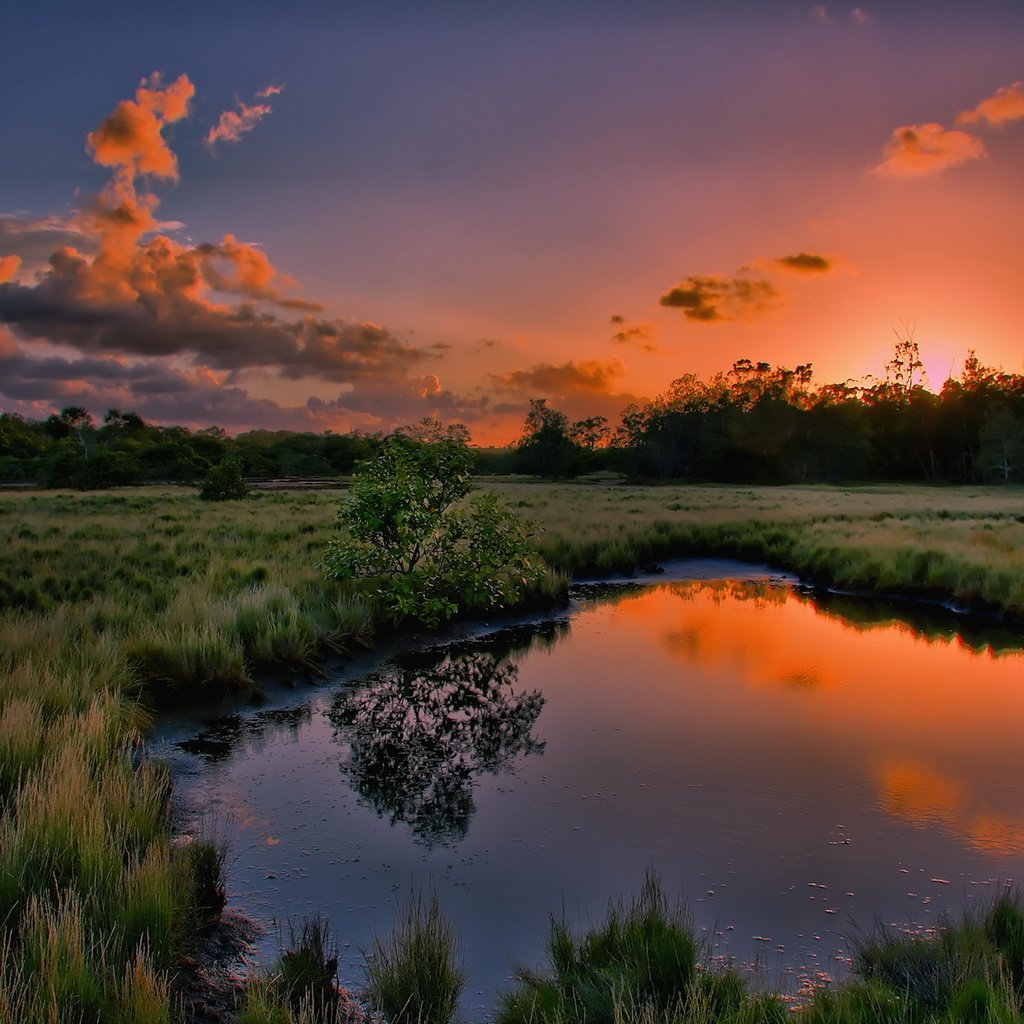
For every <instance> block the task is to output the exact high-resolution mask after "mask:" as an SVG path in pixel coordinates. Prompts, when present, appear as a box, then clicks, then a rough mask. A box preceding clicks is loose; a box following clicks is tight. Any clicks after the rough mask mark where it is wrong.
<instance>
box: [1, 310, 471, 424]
mask: <svg viewBox="0 0 1024 1024" xmlns="http://www.w3.org/2000/svg"><path fill="white" fill-rule="evenodd" d="M5 337H6V342H5ZM0 396H2V397H4V398H5V399H7V400H8V401H7V402H6V403H5V405H8V406H12V405H13V406H17V407H19V409H20V411H23V412H24V413H25V414H26V415H37V416H38V415H47V414H49V413H50V412H53V411H56V409H58V408H60V407H61V406H64V405H68V404H74V405H83V406H85V407H86V408H89V409H91V410H93V411H94V412H95V413H97V414H99V413H101V412H102V411H103V410H104V409H106V408H109V407H110V406H117V407H119V408H130V409H132V410H134V411H136V412H138V413H139V414H140V415H141V416H142V417H143V419H146V420H149V421H153V422H158V423H174V424H182V425H186V426H203V425H208V424H210V423H217V424H218V425H220V426H223V427H226V428H229V429H247V428H249V427H252V426H253V425H254V424H260V425H263V426H268V427H274V428H278V429H292V430H325V429H344V430H350V429H354V428H356V427H358V428H360V429H370V430H377V429H382V430H390V429H393V428H394V427H397V426H399V425H401V424H402V423H404V422H407V421H408V420H409V418H410V417H412V418H414V419H417V418H422V417H423V416H428V415H433V416H438V415H444V416H447V417H449V418H457V419H460V420H463V421H466V422H472V421H473V420H475V419H478V418H479V417H480V416H481V415H483V414H484V413H485V412H487V411H488V409H489V405H490V401H489V398H488V397H487V396H475V397H468V398H467V397H463V396H459V395H455V394H453V393H452V392H450V391H447V390H445V389H444V388H442V387H441V383H440V381H439V380H438V378H437V377H436V376H434V375H432V374H428V375H425V376H422V377H417V378H406V379H404V380H400V381H395V380H388V381H370V382H366V383H365V384H361V385H356V386H350V387H347V388H346V389H344V390H342V391H341V392H340V393H339V394H338V396H337V397H336V398H334V399H323V398H319V397H316V396H310V397H309V398H307V399H306V401H305V403H304V404H302V405H297V406H284V405H281V404H279V403H278V402H276V401H274V400H273V399H268V398H258V397H254V396H253V395H252V394H250V392H249V391H248V390H247V389H246V388H244V387H242V386H239V385H233V384H231V383H230V381H226V380H225V379H224V377H223V376H222V375H220V374H217V373H214V372H212V371H210V370H208V369H202V368H199V369H189V370H186V369H181V368H178V367H174V366H172V365H169V364H168V363H167V362H166V361H165V360H157V359H149V360H126V359H123V358H114V357H111V356H86V357H82V358H69V357H67V356H63V355H53V354H45V355H36V354H32V353H30V352H26V351H25V350H24V349H23V348H22V349H19V348H18V347H17V345H16V342H15V340H14V338H13V337H12V336H10V335H9V334H7V333H6V332H4V331H3V330H2V329H0Z"/></svg>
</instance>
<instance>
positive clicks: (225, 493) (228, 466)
mask: <svg viewBox="0 0 1024 1024" xmlns="http://www.w3.org/2000/svg"><path fill="white" fill-rule="evenodd" d="M248 493H249V486H248V484H246V482H245V477H243V476H242V464H241V463H240V462H239V461H238V460H237V459H222V460H221V461H220V462H218V463H217V465H216V466H214V467H213V469H211V470H210V473H209V475H208V476H207V478H206V479H205V480H204V481H203V486H202V487H200V488H199V497H200V498H202V499H203V501H234V500H236V499H238V498H244V497H245V496H246V495H247V494H248Z"/></svg>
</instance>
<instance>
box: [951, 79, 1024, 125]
mask: <svg viewBox="0 0 1024 1024" xmlns="http://www.w3.org/2000/svg"><path fill="white" fill-rule="evenodd" d="M1022 117H1024V82H1014V83H1013V84H1012V85H1004V86H1002V87H1001V88H999V89H996V91H995V92H994V93H993V94H992V95H991V96H989V97H988V99H985V100H982V101H981V102H980V103H979V104H978V105H977V106H976V107H975V108H974V109H973V110H965V111H964V112H963V113H962V114H960V115H959V116H958V117H957V119H956V120H957V124H974V123H976V122H978V121H987V122H988V123H989V124H990V125H996V126H1002V125H1004V124H1007V123H1008V122H1010V121H1019V120H1020V119H1021V118H1022Z"/></svg>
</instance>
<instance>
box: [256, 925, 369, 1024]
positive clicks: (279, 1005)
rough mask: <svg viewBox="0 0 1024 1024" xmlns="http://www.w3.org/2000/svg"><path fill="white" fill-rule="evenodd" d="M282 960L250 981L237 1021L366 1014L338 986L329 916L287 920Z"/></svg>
mask: <svg viewBox="0 0 1024 1024" xmlns="http://www.w3.org/2000/svg"><path fill="white" fill-rule="evenodd" d="M288 935H289V941H288V945H287V947H286V948H285V949H283V950H282V951H281V954H280V956H279V957H278V960H277V963H276V964H275V965H274V966H272V967H271V968H269V969H268V970H264V971H260V972H258V973H256V974H255V975H254V976H253V977H252V978H251V979H250V982H249V984H248V985H247V986H246V993H245V1003H244V1006H243V1007H242V1008H241V1010H240V1012H239V1015H238V1024H345V1022H350V1024H355V1022H357V1021H359V1022H362V1021H364V1020H365V1014H363V1013H362V1011H361V1010H359V1008H358V1007H356V1005H355V1004H354V1003H352V1001H351V1000H350V999H349V997H348V994H347V993H346V992H344V991H343V990H342V989H341V988H340V987H339V986H338V979H337V974H338V950H337V946H336V944H335V942H334V939H333V938H332V936H331V932H330V928H329V926H328V924H327V922H326V921H325V920H324V919H323V918H321V917H319V916H315V917H311V918H307V919H306V920H305V921H303V922H302V923H301V924H300V925H298V926H295V925H292V924H289V926H288Z"/></svg>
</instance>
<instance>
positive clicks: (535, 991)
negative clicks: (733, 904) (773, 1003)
mask: <svg viewBox="0 0 1024 1024" xmlns="http://www.w3.org/2000/svg"><path fill="white" fill-rule="evenodd" d="M697 953H698V946H697V941H696V939H695V938H694V936H693V929H692V925H691V923H690V921H689V918H688V917H687V915H686V914H685V912H684V911H683V910H682V909H681V908H680V907H679V906H672V905H670V903H669V901H668V899H667V898H666V896H665V894H664V893H663V892H662V890H661V886H660V884H659V883H658V880H657V879H656V878H655V877H654V876H653V875H648V877H647V879H646V881H645V883H644V886H643V889H642V890H641V892H640V895H639V896H638V897H637V898H636V899H634V900H633V902H632V903H631V904H630V905H629V906H625V905H624V904H622V903H618V904H613V905H612V906H610V907H609V909H608V916H607V918H606V920H605V921H604V923H603V924H601V925H599V926H598V927H595V928H592V929H590V930H589V931H587V932H585V933H583V934H582V935H579V936H576V935H573V933H572V932H571V931H570V929H569V927H568V926H567V925H566V924H565V922H564V921H558V920H556V919H554V918H552V920H551V932H550V935H549V937H548V943H547V970H546V971H545V972H543V973H537V972H534V971H531V970H527V969H525V968H520V969H519V970H518V971H517V972H516V981H517V983H518V986H517V988H515V989H513V990H512V991H510V992H508V993H506V995H505V996H504V997H503V999H502V1002H501V1004H500V1006H499V1009H498V1013H497V1015H496V1018H495V1020H496V1024H528V1022H533V1024H555V1022H558V1024H562V1022H565V1024H574V1022H578V1024H617V1022H618V1021H620V1020H621V1019H622V1014H623V1012H624V1011H625V1012H627V1013H635V1012H636V1011H637V1010H638V1009H639V1008H641V1007H650V1008H651V1009H653V1010H654V1011H655V1012H658V1013H665V1012H666V1011H669V1010H670V1009H672V1008H673V1007H676V1006H678V1005H680V1004H683V1003H685V1002H686V1001H687V1000H688V999H689V998H692V997H693V996H694V995H696V994H697V992H696V991H695V989H694V985H695V982H696V980H697V976H698V972H697ZM736 980H737V981H738V979H736ZM727 986H728V987H729V988H731V989H732V990H733V993H734V994H732V995H727V994H726V988H727ZM700 995H702V996H703V1001H708V1000H711V1001H717V1000H721V1001H722V1002H723V1003H728V1004H731V1005H729V1006H722V1007H720V1009H726V1008H729V1009H732V1008H734V1007H735V1004H736V1003H738V1002H740V1001H741V1000H742V983H740V989H739V992H738V993H736V992H735V986H734V985H733V984H732V983H731V982H722V983H720V985H719V986H718V987H717V988H716V989H715V990H712V989H711V988H710V987H709V986H707V985H705V987H704V989H703V991H701V992H700ZM718 1016H719V1014H715V1016H714V1017H712V1019H716V1018H717V1017H718Z"/></svg>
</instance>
